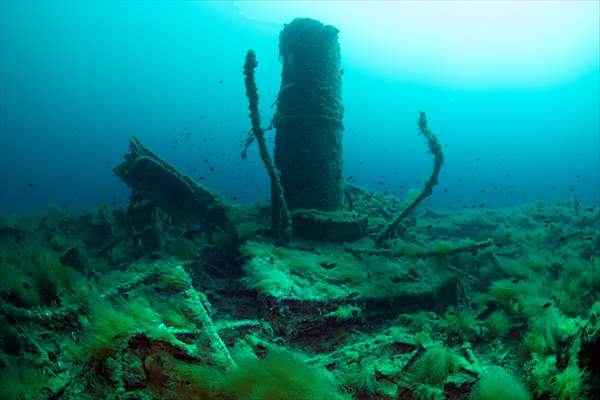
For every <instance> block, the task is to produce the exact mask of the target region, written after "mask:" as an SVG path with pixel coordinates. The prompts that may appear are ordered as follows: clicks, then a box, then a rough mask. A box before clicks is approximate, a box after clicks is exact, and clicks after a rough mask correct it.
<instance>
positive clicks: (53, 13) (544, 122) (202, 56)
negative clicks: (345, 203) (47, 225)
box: [0, 1, 600, 213]
mask: <svg viewBox="0 0 600 400" xmlns="http://www.w3.org/2000/svg"><path fill="white" fill-rule="evenodd" d="M509 3H510V2H509ZM591 4H592V10H597V5H598V4H597V3H591ZM250 6H251V5H249V4H246V5H245V6H244V7H245V8H248V7H250ZM244 7H242V8H244ZM594 7H596V8H594ZM298 16H312V14H311V15H298ZM315 16H317V17H318V15H315ZM0 18H1V25H0V29H1V31H0V33H1V34H0V49H1V53H0V59H1V61H0V68H1V69H0V100H1V102H0V112H1V115H0V211H1V212H4V213H13V212H25V211H34V210H40V209H43V208H45V207H46V206H47V205H49V204H56V205H67V206H71V207H91V206H96V205H98V204H101V203H107V204H112V203H125V202H126V201H127V196H128V189H127V187H126V186H125V185H123V184H122V183H121V182H120V181H119V180H118V179H117V178H116V177H114V176H113V174H112V168H113V167H114V166H115V165H116V164H118V163H119V162H120V161H121V159H122V157H123V154H124V153H125V151H126V149H127V142H128V137H129V136H131V135H136V136H138V137H139V138H140V139H141V140H142V141H143V142H144V143H145V144H146V145H147V146H148V147H150V148H151V149H152V150H153V151H154V152H156V153H157V154H159V155H160V156H162V157H164V158H165V159H166V160H168V161H170V162H172V163H173V164H175V165H176V166H177V167H178V168H180V169H181V170H183V171H185V172H187V173H189V174H191V175H192V176H193V177H195V178H197V179H200V180H201V181H202V182H203V183H204V184H205V185H207V186H208V187H210V188H213V189H215V190H217V191H219V192H220V193H222V194H223V195H224V197H226V198H228V199H230V200H235V201H241V202H249V201H255V200H266V199H267V193H268V179H267V176H266V174H265V172H264V168H263V167H262V165H261V164H260V160H259V159H258V155H257V151H256V149H255V148H254V147H253V148H252V151H251V152H250V156H249V158H248V160H246V161H242V160H241V159H240V156H239V155H240V151H241V145H240V144H241V141H242V139H243V138H244V137H245V135H246V131H247V130H248V128H249V125H250V123H249V120H248V117H247V102H246V98H245V96H244V87H243V77H242V73H241V70H242V64H243V61H244V56H245V52H246V50H247V49H249V48H252V49H254V50H255V51H256V53H257V56H258V61H259V67H258V70H257V83H258V87H259V92H260V95H261V108H262V110H263V125H264V126H268V124H269V122H270V117H271V115H272V113H273V109H272V108H270V106H271V104H273V102H274V100H275V95H276V94H277V91H278V87H279V76H280V64H279V62H278V47H277V46H278V34H279V31H280V30H281V27H282V26H281V24H280V23H275V22H273V21H260V20H257V18H248V14H247V13H246V14H243V13H240V7H238V6H236V5H234V4H230V3H219V4H210V3H197V2H185V3H183V2H182V3H172V2H171V3H163V2H147V3H144V2H129V3H120V2H95V3H93V2H71V1H67V2H60V3H56V2H42V1H34V2H29V3H25V2H12V1H11V2H2V5H1V14H0ZM591 18H595V21H597V20H598V17H597V16H593V15H592V17H591ZM532 20H535V15H532ZM323 22H331V23H335V22H336V21H327V20H323ZM369 23H370V24H373V27H374V28H376V27H377V21H376V20H369V19H367V27H368V24H369ZM342 25H343V24H342ZM338 26H339V25H338ZM340 28H341V32H340V40H341V43H342V57H343V68H344V81H343V85H344V101H345V107H346V113H345V121H344V122H345V127H346V130H345V137H344V152H345V154H344V162H345V175H346V176H347V177H348V178H349V179H351V180H352V181H353V182H355V183H357V184H359V185H363V186H367V187H370V188H373V189H375V190H379V191H389V192H392V193H396V194H398V195H399V196H403V195H405V194H406V192H407V191H408V190H409V189H410V188H411V187H418V186H419V182H420V181H421V180H422V179H423V178H425V177H427V176H428V174H429V173H430V169H431V159H430V156H429V155H428V154H426V147H425V144H424V142H423V140H422V138H420V137H419V136H418V134H417V130H416V118H417V110H420V109H422V110H424V111H426V112H427V113H428V116H429V120H430V126H431V127H432V129H433V130H434V131H435V132H437V133H438V135H439V139H440V141H441V143H442V145H443V149H444V152H445V155H446V165H445V166H444V169H443V172H442V177H441V179H440V184H439V186H438V187H437V188H436V190H435V192H434V195H433V197H432V198H431V200H430V204H432V205H434V206H440V207H452V208H455V207H462V206H470V205H473V204H481V203H485V204H488V205H492V206H503V205H511V204H519V203H521V202H524V201H531V200H536V199H542V200H555V199H558V198H568V199H570V198H572V197H573V196H577V198H578V199H579V200H580V201H582V202H585V203H588V204H595V205H597V204H599V203H600V183H599V181H600V161H599V159H600V122H599V113H600V111H599V110H600V93H599V92H600V78H599V75H600V69H599V64H600V63H599V61H598V58H599V56H598V52H599V51H600V50H598V39H597V37H598V36H600V32H598V30H599V29H600V23H596V24H595V28H594V29H595V31H592V32H591V35H590V41H589V43H587V44H585V45H584V46H583V47H582V48H583V49H584V50H583V52H581V53H577V54H576V55H575V56H574V58H576V57H583V58H585V60H586V61H585V63H581V65H579V67H578V68H571V70H569V71H567V72H565V73H562V74H561V75H560V79H559V78H556V79H550V78H548V79H543V80H540V81H539V82H538V81H535V80H534V79H533V78H528V77H527V76H525V78H523V76H521V77H520V79H517V78H519V76H518V72H519V69H520V68H521V66H520V65H518V64H514V63H513V64H511V65H508V64H505V65H502V64H499V65H498V71H497V72H498V76H497V80H496V81H494V73H495V71H493V70H492V71H491V75H490V74H488V75H489V76H487V78H485V79H484V78H481V77H474V78H473V81H472V82H469V80H468V76H467V78H465V77H464V76H463V77H461V78H460V79H459V78H458V76H457V78H456V80H455V81H453V80H452V79H453V78H452V74H451V73H450V75H448V76H445V77H444V78H443V79H437V78H435V77H434V76H433V75H434V74H431V76H428V75H427V74H426V73H424V74H423V75H422V76H421V75H419V76H418V77H417V75H416V73H415V72H414V71H416V69H413V71H412V72H411V71H410V70H408V69H407V70H402V69H401V68H400V72H398V73H396V74H390V73H389V71H387V68H385V67H387V66H389V65H387V66H384V67H381V65H382V64H381V62H380V63H379V64H378V63H377V62H372V61H373V60H375V58H376V57H375V55H373V60H371V58H370V56H369V53H365V52H364V51H363V53H361V54H360V56H357V54H358V53H356V52H353V49H354V48H353V47H352V46H353V43H352V42H348V41H345V39H344V34H345V33H344V28H343V27H341V26H340ZM349 29H350V31H349ZM351 29H352V28H351V25H349V26H346V35H347V36H346V37H351V36H352V35H351V33H352V31H351ZM506 29H507V31H509V30H510V24H507V26H506ZM556 29H557V30H559V31H560V29H565V32H564V36H565V37H567V36H568V33H569V32H568V29H569V28H568V27H564V26H561V25H557V26H556ZM560 35H561V37H562V36H563V33H562V32H560ZM594 36H595V37H596V38H594ZM403 39H404V38H396V37H393V36H392V37H390V46H391V45H392V42H394V41H396V40H403ZM443 40H444V38H443V37H440V38H439V40H438V41H437V42H436V43H440V41H442V42H443ZM406 41H411V42H415V41H416V44H417V46H416V49H417V50H415V54H417V53H418V50H419V46H421V47H422V48H423V49H425V50H426V49H427V46H428V43H432V42H431V38H429V42H427V41H425V42H423V43H420V42H419V37H407V38H406ZM520 45H521V46H523V44H522V43H519V42H518V41H517V42H515V43H514V47H515V48H518V47H519V46H520ZM377 46H378V51H379V52H380V53H381V52H382V51H383V52H385V49H386V43H385V41H379V43H377ZM552 46H553V43H552V42H551V41H549V44H548V47H549V48H550V49H551V48H552ZM357 47H358V44H357ZM509 47H510V46H509ZM382 49H383V50H382ZM523 51H524V52H529V53H531V52H533V53H535V51H536V49H535V48H525V49H524V50H523ZM586 51H587V53H585V52H586ZM425 53H426V54H427V56H426V57H425V58H424V59H423V60H422V61H421V60H420V59H419V58H418V57H416V58H415V56H414V54H413V53H411V55H410V57H407V58H406V62H405V63H404V61H403V60H402V54H394V55H393V57H390V58H389V59H387V61H386V62H388V64H389V63H390V62H391V61H389V60H390V59H395V60H396V61H395V62H397V63H398V64H399V65H400V64H403V65H411V66H413V67H414V68H420V66H421V65H422V70H423V71H425V72H427V68H428V67H430V66H432V65H435V64H436V63H438V60H436V59H435V54H433V55H432V54H431V52H430V53H427V52H426V51H425ZM545 54H552V52H551V51H550V53H548V52H546V53H545ZM475 56H476V55H475ZM473 59H474V58H473V54H471V58H468V60H471V61H470V62H468V63H467V62H465V65H464V66H465V71H471V70H473V71H476V70H477V69H476V68H475V69H473V68H474V66H473V62H472V60H473ZM549 60H550V62H548V60H544V62H543V63H540V64H539V65H537V66H533V67H532V66H531V65H526V63H523V65H522V69H523V70H528V69H532V68H534V67H535V69H537V70H539V74H540V75H544V73H545V71H546V72H547V71H550V72H552V69H553V68H558V67H559V66H563V64H564V63H565V60H564V57H562V58H561V56H560V55H557V56H556V60H552V58H550V59H549ZM488 61H489V60H488ZM574 61H577V60H576V59H575V60H574ZM440 62H441V61H440ZM467 64H468V65H467ZM491 64H492V65H493V62H492V63H491ZM457 65H458V67H456V66H455V69H460V64H457ZM486 65H487V68H488V69H489V65H490V63H489V62H488V63H487V64H486ZM415 66H416V67H415ZM391 67H393V65H392V66H391ZM475 67H476V66H475ZM509 67H511V68H512V69H511V68H509ZM469 68H471V69H469ZM561 68H562V67H561ZM509 69H510V71H512V72H511V73H510V74H503V73H502V72H503V71H504V72H506V71H508V70H509ZM419 71H420V69H419ZM515 71H516V72H515ZM450 72H452V71H450ZM488 72H489V71H488ZM470 73H471V72H469V74H470ZM465 75H468V74H466V73H465ZM490 76H491V78H490ZM531 76H534V75H531ZM550 76H552V74H550ZM475 78H477V79H475ZM527 79H531V84H527ZM524 80H525V83H523V81H524ZM271 135H273V132H271Z"/></svg>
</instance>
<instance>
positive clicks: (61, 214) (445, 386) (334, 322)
mask: <svg viewBox="0 0 600 400" xmlns="http://www.w3.org/2000/svg"><path fill="white" fill-rule="evenodd" d="M140 146H141V144H140V143H136V142H133V147H132V152H133V153H132V154H134V153H135V154H134V155H135V157H134V156H133V155H131V156H129V157H128V158H127V161H126V163H125V164H124V165H125V166H123V167H120V168H121V171H122V172H123V173H124V174H125V173H129V174H130V175H128V176H133V178H132V182H133V181H135V179H136V178H135V175H136V174H137V177H138V178H139V177H141V179H146V180H147V178H148V177H147V175H146V174H145V172H144V171H143V169H144V168H147V167H148V165H149V166H150V167H151V169H152V170H153V171H155V173H156V169H159V170H160V173H159V175H160V176H161V177H162V181H161V182H162V184H163V185H164V186H165V187H168V188H171V190H173V188H179V189H178V193H180V195H181V193H187V194H186V195H185V196H184V197H185V198H187V199H189V202H188V203H186V204H188V205H189V209H190V210H193V211H194V212H198V213H197V214H196V215H197V216H198V218H196V219H193V218H191V219H190V218H187V217H185V215H184V214H185V212H186V209H185V208H184V207H172V206H170V205H169V198H168V197H166V196H163V195H162V194H161V193H159V192H160V186H153V187H147V186H144V185H136V184H135V183H133V184H132V187H133V188H134V193H133V195H132V200H131V203H130V205H129V207H128V208H127V209H123V208H109V207H100V208H98V209H94V210H89V211H74V210H69V209H64V208H49V209H48V210H46V211H45V212H43V213H40V214H36V215H23V216H15V217H11V218H8V217H5V218H3V219H2V220H1V221H0V270H1V271H2V275H1V276H0V296H1V298H2V303H1V305H0V323H1V324H2V327H3V328H2V330H1V334H0V350H1V352H0V371H1V375H0V398H2V399H96V398H103V399H336V398H337V399H464V398H471V399H492V398H493V399H500V398H511V399H527V398H538V399H542V398H543V399H585V398H594V396H598V395H599V393H600V392H599V382H598V376H600V373H599V372H600V366H599V365H598V359H600V357H599V354H600V301H599V293H600V257H599V255H600V254H599V253H600V218H599V217H598V215H599V212H600V211H599V210H598V208H597V207H594V208H585V207H578V208H577V209H574V207H573V205H572V203H571V202H570V201H562V202H556V203H534V204H526V205H522V206H518V207H512V208H485V207H481V208H469V209H464V210H460V211H447V210H446V211H442V210H434V209H427V208H425V209H422V210H420V211H417V212H415V213H414V214H412V215H410V216H409V217H408V218H406V219H405V220H404V221H403V222H402V224H400V226H399V227H398V228H397V230H396V235H395V236H396V237H397V238H396V239H394V240H392V241H390V242H389V246H387V248H384V249H381V248H376V247H375V246H374V244H375V239H376V237H377V233H378V232H380V231H381V230H382V228H383V227H384V226H385V225H386V224H387V222H388V221H389V220H390V219H391V218H392V216H393V215H394V213H395V212H396V211H397V210H398V209H399V208H401V207H402V202H401V201H400V200H398V199H396V198H394V197H391V196H388V195H383V194H377V193H373V192H371V191H369V190H366V189H362V188H360V187H357V186H348V187H347V193H346V195H347V196H346V203H347V204H346V205H345V206H346V209H345V210H344V211H339V212H337V213H338V214H339V215H342V216H343V218H342V217H341V218H340V221H339V223H337V222H336V221H337V220H336V218H335V216H331V215H330V216H329V217H328V216H323V215H321V213H319V212H316V211H314V212H312V211H307V210H305V211H302V213H304V214H306V213H309V214H310V213H312V214H311V215H312V217H311V218H313V220H314V221H317V223H316V224H313V225H310V224H309V225H308V226H304V227H302V229H301V231H302V230H310V227H311V226H312V227H314V229H318V230H319V231H318V232H319V233H317V234H314V235H313V234H311V232H304V233H305V234H302V235H295V237H294V239H293V240H292V241H290V242H289V243H285V244H282V243H279V242H276V241H274V240H272V239H271V237H270V236H269V235H268V234H267V229H268V226H269V222H268V220H269V209H268V207H264V206H260V205H253V206H249V205H232V204H228V203H227V202H225V201H224V200H222V199H220V197H219V196H218V195H216V194H215V195H213V194H211V193H210V192H209V191H207V190H205V189H204V188H202V187H201V186H200V185H199V184H197V183H195V182H192V181H189V180H188V178H186V177H185V176H183V175H181V174H179V173H178V172H177V171H170V174H167V173H166V172H165V171H163V169H165V170H166V171H167V172H169V171H168V168H166V167H165V166H161V162H160V159H158V158H157V159H154V158H153V157H154V156H153V155H152V154H151V153H149V152H148V153H145V154H140V153H139V151H140V149H143V146H142V147H140ZM142 152H143V151H142ZM128 163H129V164H128ZM144 165H145V166H144ZM126 167H129V170H128V171H129V172H126V171H125V168H126ZM136 168H139V169H136ZM163 172H165V173H163ZM146 182H149V181H146ZM203 207H204V208H206V209H205V210H202V209H199V208H203ZM209 211H210V212H209ZM302 217H303V214H301V213H300V212H298V213H296V215H295V216H294V218H295V219H294V223H298V222H297V221H301V218H302ZM330 217H331V218H330ZM299 224H300V225H301V222H300V223H299ZM325 233H327V234H325ZM303 237H304V238H303ZM317 238H322V239H324V240H318V241H317V240H316V239H317ZM349 240H353V241H349ZM506 396H509V397H506Z"/></svg>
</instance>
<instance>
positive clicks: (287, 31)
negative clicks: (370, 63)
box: [274, 18, 344, 211]
mask: <svg viewBox="0 0 600 400" xmlns="http://www.w3.org/2000/svg"><path fill="white" fill-rule="evenodd" d="M279 55H280V61H281V62H282V64H283V69H282V72H281V88H280V90H279V98H278V103H277V113H276V114H275V119H274V122H275V126H276V128H277V133H276V135H275V164H276V166H277V168H278V169H279V171H280V173H281V184H282V186H283V189H284V194H285V198H286V200H287V204H288V206H289V207H290V208H291V209H296V208H314V209H318V210H326V211H328V210H337V209H340V208H342V206H343V198H344V181H343V176H342V131H343V125H342V116H343V114H344V108H343V105H342V91H341V89H342V79H341V78H342V71H341V69H340V47H339V43H338V30H337V29H336V28H335V27H333V26H331V25H323V24H322V23H320V22H319V21H315V20H313V19H308V18H298V19H295V20H293V21H292V22H291V23H289V24H287V25H286V26H285V27H284V29H283V31H282V32H281V34H280V36H279Z"/></svg>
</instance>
